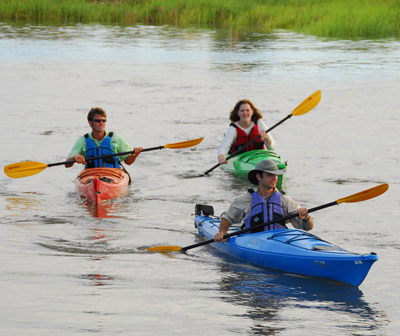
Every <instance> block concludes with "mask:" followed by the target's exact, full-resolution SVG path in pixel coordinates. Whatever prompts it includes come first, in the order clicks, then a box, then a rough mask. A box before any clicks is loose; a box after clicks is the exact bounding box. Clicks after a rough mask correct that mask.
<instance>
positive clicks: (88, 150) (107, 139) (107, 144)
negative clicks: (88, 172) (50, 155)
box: [65, 107, 143, 168]
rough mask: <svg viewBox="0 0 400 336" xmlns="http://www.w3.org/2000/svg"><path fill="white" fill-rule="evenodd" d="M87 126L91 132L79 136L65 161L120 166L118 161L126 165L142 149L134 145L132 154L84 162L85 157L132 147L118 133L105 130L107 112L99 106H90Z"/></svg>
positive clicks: (89, 165) (128, 150)
mask: <svg viewBox="0 0 400 336" xmlns="http://www.w3.org/2000/svg"><path fill="white" fill-rule="evenodd" d="M87 119H88V122H89V126H90V127H91V128H92V132H91V133H90V134H89V133H87V134H85V135H83V136H81V137H80V138H79V139H78V140H77V141H76V143H75V145H74V147H73V148H72V150H71V153H70V154H69V155H68V158H67V161H71V160H75V162H76V163H82V164H85V165H86V167H85V168H95V167H108V168H121V167H120V162H121V161H124V162H125V163H126V164H127V165H131V164H132V163H134V162H135V160H136V158H137V157H138V155H139V154H140V152H141V151H142V149H143V148H142V147H135V148H134V151H135V152H134V153H133V154H128V155H123V156H122V155H118V156H114V157H108V158H104V159H97V160H92V161H89V164H87V163H86V159H87V158H90V157H96V156H102V155H109V154H114V153H115V154H116V153H123V152H130V151H132V147H130V146H129V144H128V143H127V142H126V140H125V139H124V138H123V137H121V136H120V135H118V134H116V133H114V132H107V131H106V130H105V128H106V122H107V114H106V112H105V111H104V110H103V109H102V108H100V107H94V108H92V109H91V110H90V111H89V113H88V116H87ZM73 165H74V164H73V163H70V164H66V165H65V167H67V168H68V167H72V166H73Z"/></svg>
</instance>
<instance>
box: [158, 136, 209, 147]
mask: <svg viewBox="0 0 400 336" xmlns="http://www.w3.org/2000/svg"><path fill="white" fill-rule="evenodd" d="M203 139H204V138H198V139H193V140H188V141H182V142H175V143H173V144H169V145H164V148H172V149H179V148H188V147H193V146H196V145H198V144H199V143H200V142H202V141H203Z"/></svg>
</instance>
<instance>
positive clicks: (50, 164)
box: [47, 146, 164, 167]
mask: <svg viewBox="0 0 400 336" xmlns="http://www.w3.org/2000/svg"><path fill="white" fill-rule="evenodd" d="M163 148H164V146H157V147H151V148H144V149H142V152H148V151H152V150H157V149H163ZM133 153H135V151H134V150H133V151H128V152H121V153H115V154H107V155H101V156H95V157H91V158H88V159H87V160H86V161H88V162H90V161H92V160H97V159H105V158H109V157H113V156H120V155H128V154H133ZM75 162H76V161H75V160H70V161H65V162H56V163H49V164H48V165H47V167H53V166H60V165H65V164H70V163H75Z"/></svg>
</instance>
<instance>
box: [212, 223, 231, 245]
mask: <svg viewBox="0 0 400 336" xmlns="http://www.w3.org/2000/svg"><path fill="white" fill-rule="evenodd" d="M229 227H230V224H229V222H228V220H227V219H226V218H222V219H221V224H220V225H219V232H218V233H216V234H215V236H214V240H215V241H216V242H224V241H226V239H223V238H224V236H225V235H226V233H227V232H228V230H229Z"/></svg>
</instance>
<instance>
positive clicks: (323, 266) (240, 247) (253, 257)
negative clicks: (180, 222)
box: [195, 215, 378, 286]
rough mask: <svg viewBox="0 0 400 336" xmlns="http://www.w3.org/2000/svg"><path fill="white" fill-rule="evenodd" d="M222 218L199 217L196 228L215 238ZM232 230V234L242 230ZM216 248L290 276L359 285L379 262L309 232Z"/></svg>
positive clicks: (263, 235)
mask: <svg viewBox="0 0 400 336" xmlns="http://www.w3.org/2000/svg"><path fill="white" fill-rule="evenodd" d="M219 224H220V219H218V218H210V217H207V216H203V215H197V216H196V218H195V226H196V227H197V229H198V232H199V234H200V235H202V236H204V237H205V238H206V239H213V237H214V235H215V234H216V233H217V232H218V231H219ZM239 229H240V228H239V227H231V229H230V231H228V233H231V232H234V231H237V230H239ZM212 246H214V247H215V248H217V249H218V250H220V251H223V252H225V253H227V254H229V255H231V256H234V257H237V258H239V259H242V260H244V261H247V262H250V263H252V264H255V265H258V266H262V267H267V268H272V269H276V270H280V271H284V272H288V273H295V274H301V275H305V276H311V277H320V278H325V279H329V280H334V281H339V282H343V283H347V284H350V285H352V286H359V285H360V284H361V283H362V282H363V281H364V279H365V277H366V276H367V274H368V272H369V270H370V268H371V266H372V264H373V263H374V262H375V261H377V260H378V257H377V255H376V254H375V253H371V254H358V253H352V252H348V251H346V250H344V249H342V248H340V247H338V246H335V245H332V244H330V243H329V242H327V241H325V240H323V239H321V238H319V237H317V236H315V235H313V234H310V233H308V232H305V231H302V230H298V229H281V230H270V231H263V232H259V233H252V234H239V235H237V236H233V237H231V238H229V239H228V241H227V242H224V243H220V242H218V243H217V242H215V243H212Z"/></svg>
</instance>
